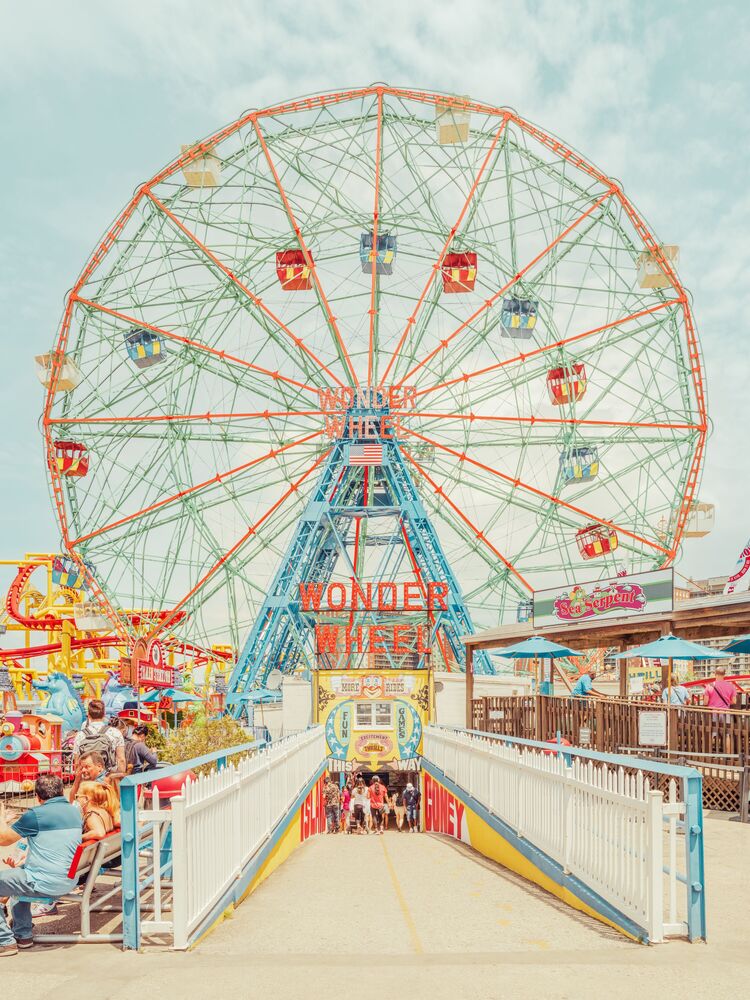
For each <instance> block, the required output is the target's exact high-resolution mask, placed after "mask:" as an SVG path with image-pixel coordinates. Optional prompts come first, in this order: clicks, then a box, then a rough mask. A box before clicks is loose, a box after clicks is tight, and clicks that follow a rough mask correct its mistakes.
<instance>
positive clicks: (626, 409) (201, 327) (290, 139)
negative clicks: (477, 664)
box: [38, 85, 707, 645]
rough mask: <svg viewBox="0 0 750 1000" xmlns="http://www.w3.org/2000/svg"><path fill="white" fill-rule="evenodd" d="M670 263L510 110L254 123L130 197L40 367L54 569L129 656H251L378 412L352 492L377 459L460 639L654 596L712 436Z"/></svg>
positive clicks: (578, 161) (375, 106) (392, 111)
mask: <svg viewBox="0 0 750 1000" xmlns="http://www.w3.org/2000/svg"><path fill="white" fill-rule="evenodd" d="M677 256H678V250H677V247H674V246H669V245H667V246H665V245H662V244H661V243H659V242H658V241H657V239H656V237H655V236H654V235H653V234H652V233H651V232H650V230H649V229H648V228H647V226H646V224H645V223H644V221H643V220H642V218H641V217H640V215H639V214H638V212H637V210H636V209H635V208H634V206H633V204H632V203H631V202H630V200H629V199H628V197H627V196H626V195H625V193H624V192H623V190H622V188H621V186H620V185H619V183H618V182H616V181H614V180H612V179H610V178H608V177H607V176H606V175H605V174H604V173H602V172H601V171H600V170H598V169H597V168H596V167H594V166H592V165H591V164H590V163H589V162H588V161H587V160H585V159H584V158H583V157H582V156H581V155H579V154H578V153H576V152H575V151H573V150H572V149H571V148H570V147H568V146H566V145H565V144H564V143H563V142H561V141H560V140H558V139H557V138H555V137H554V136H552V135H551V134H548V133H546V132H544V131H542V130H541V129H540V128H538V127H536V126H534V125H532V124H530V123H529V122H527V121H525V120H524V119H522V118H521V117H520V116H519V115H517V114H516V113H515V112H513V111H511V110H509V109H507V108H503V107H494V106H491V105H488V104H485V103H482V102H478V101H473V100H470V99H468V98H458V97H452V96H447V95H442V94H436V93H427V92H423V91H415V90H404V89H399V88H393V87H389V86H386V85H373V86H371V87H367V88H362V89H357V90H351V91H346V92H340V93H330V94H323V95H318V96H312V97H308V98H303V99H299V100H294V101H290V102H288V103H284V104H279V105H275V106H272V107H268V108H264V109H262V110H254V111H249V112H247V113H246V114H244V115H242V116H241V117H240V118H239V119H238V120H237V121H235V122H233V123H232V124H230V125H228V126H227V127H225V128H223V129H221V130H220V131H218V132H216V133H215V134H214V135H211V136H209V137H208V138H207V139H205V140H204V141H202V142H198V143H195V144H193V145H189V146H185V147H183V149H182V152H181V154H180V156H179V157H177V158H176V159H175V160H174V161H173V162H172V163H170V164H169V165H168V166H167V167H165V168H164V169H163V170H160V171H159V172H158V173H156V174H155V175H154V176H153V177H152V178H151V180H149V181H148V182H147V183H145V184H143V185H142V186H141V187H139V188H138V189H137V191H136V192H135V194H134V196H133V198H132V199H131V200H130V202H129V203H128V205H127V206H126V207H125V209H124V211H123V212H122V213H121V215H120V216H119V217H118V218H117V219H116V220H115V222H114V223H113V224H112V225H111V227H110V228H109V229H108V230H107V231H106V233H105V234H104V236H103V237H102V239H101V241H100V243H99V245H98V246H97V247H96V249H95V251H94V253H93V255H92V256H91V258H90V260H89V261H88V262H87V263H86V265H85V267H84V269H83V271H82V272H81V274H80V277H79V278H78V280H77V281H76V283H75V286H74V288H73V291H72V292H71V293H70V295H69V296H68V299H67V302H66V306H65V310H64V315H63V319H62V323H61V326H60V330H59V332H58V334H57V337H56V341H55V344H54V348H53V350H52V352H51V353H50V354H49V355H45V356H43V357H42V358H40V359H38V360H39V363H40V366H41V369H42V379H43V381H44V382H45V384H46V386H47V395H46V402H45V409H44V434H45V441H46V449H47V463H48V467H49V471H50V477H51V483H52V491H53V497H54V500H55V504H56V509H57V514H58V517H59V520H60V524H61V529H62V534H63V542H64V545H65V548H66V549H67V550H68V552H69V553H70V554H71V556H72V557H73V558H74V559H75V560H76V562H77V563H78V564H79V565H80V566H83V564H84V563H85V564H86V565H87V566H88V567H89V576H90V582H91V585H92V587H94V588H95V590H96V593H97V594H98V596H99V597H100V599H101V601H102V602H104V603H106V604H107V605H108V606H109V608H110V610H111V612H112V613H113V614H115V615H117V616H118V618H119V621H120V624H121V625H122V627H123V628H124V629H125V630H128V629H130V630H131V631H132V622H131V621H130V620H129V619H128V617H127V613H126V612H127V609H131V608H153V609H160V610H164V609H166V611H168V612H169V614H168V615H167V616H165V617H163V621H164V622H165V626H168V627H169V629H170V630H171V631H173V632H174V633H176V634H183V635H184V636H185V637H186V638H189V639H191V640H192V641H198V640H200V641H201V642H203V643H211V642H216V641H219V640H221V641H224V640H225V639H226V637H227V634H228V631H229V632H230V634H231V638H232V641H233V642H234V643H235V645H240V644H241V642H242V641H243V638H244V636H245V635H246V633H247V630H248V628H249V627H250V626H251V625H252V623H253V622H254V621H255V619H256V616H257V614H258V612H259V609H260V608H261V606H262V605H263V602H264V601H265V600H266V596H267V594H268V591H269V587H270V586H271V583H272V581H273V579H274V574H276V573H277V572H278V568H279V565H280V564H281V563H283V561H284V560H285V559H288V558H289V551H290V550H289V544H290V539H292V537H293V535H294V532H295V529H296V526H297V525H298V522H299V518H300V515H301V512H303V511H304V510H305V509H306V505H309V503H310V498H311V497H312V496H313V494H314V491H315V490H316V488H317V486H318V484H319V482H320V477H321V475H323V474H324V471H325V469H326V468H327V463H329V462H330V456H331V454H332V452H333V451H335V450H336V449H337V448H338V445H339V443H340V441H341V439H342V437H343V438H347V439H351V440H352V441H355V440H356V441H359V437H361V434H359V432H360V431H361V430H362V427H361V425H356V426H352V425H351V424H347V421H349V420H350V419H351V418H352V416H353V415H356V414H357V413H359V415H360V416H361V415H362V412H369V411H368V407H369V410H372V409H374V410H375V411H376V416H378V418H379V419H378V421H377V422H376V423H375V424H374V425H373V426H374V427H375V430H374V432H373V434H372V435H371V437H372V441H371V442H370V444H369V445H368V444H367V442H360V444H362V446H363V449H364V450H363V451H361V452H360V451H357V452H356V455H358V456H359V455H364V456H365V457H361V458H358V457H353V456H354V455H355V452H351V453H350V455H349V459H348V464H349V466H350V467H351V466H352V465H355V464H357V463H358V462H359V463H361V464H362V465H363V466H364V468H363V469H362V470H360V472H361V474H366V472H367V469H368V465H370V466H372V465H375V466H376V465H377V446H378V442H381V443H382V440H383V438H384V437H385V438H387V439H388V444H389V447H392V448H396V449H397V450H398V454H399V456H400V457H399V461H403V467H404V468H405V469H406V470H407V471H408V475H409V477H410V480H411V482H412V484H413V485H414V488H415V489H416V491H417V492H418V494H419V498H420V503H421V504H422V505H423V507H424V510H425V511H426V512H427V514H428V516H429V519H430V521H431V523H432V525H433V526H434V531H435V534H436V537H437V539H438V540H439V545H440V546H441V548H442V553H443V555H444V557H445V559H447V561H448V563H449V564H450V565H451V566H452V568H453V572H454V573H455V575H456V578H457V579H458V581H459V583H460V587H461V592H462V600H463V602H464V604H465V608H466V610H467V612H468V614H469V615H470V617H471V619H472V621H473V625H474V626H490V625H493V624H498V623H499V622H501V621H503V620H511V619H514V618H515V616H516V609H517V606H518V605H519V603H520V604H523V603H524V602H525V601H527V600H528V598H529V596H530V594H531V593H532V591H533V590H535V589H540V588H542V587H544V586H549V585H551V584H556V583H559V582H563V581H572V580H573V579H574V578H576V577H577V578H578V579H581V578H583V579H586V577H587V576H589V577H597V576H612V575H614V574H615V573H616V572H617V571H618V570H619V569H620V568H621V567H622V566H624V567H625V568H626V569H627V570H628V571H630V572H636V571H640V570H645V569H651V568H657V567H660V566H663V565H668V564H669V563H670V562H671V561H672V560H673V559H674V557H675V555H676V553H677V550H678V547H679V545H680V542H681V538H682V536H683V534H684V532H685V529H686V524H687V523H688V520H689V517H690V515H691V510H692V509H693V507H694V505H695V504H696V502H697V499H698V498H697V487H698V483H699V476H700V469H701V461H702V457H703V452H704V445H705V440H706V434H707V414H706V401H705V395H704V388H703V376H702V365H701V359H700V353H699V346H698V341H697V336H696V331H695V328H694V323H693V319H692V316H691V311H690V304H689V300H688V297H687V295H686V292H685V290H684V289H683V287H682V285H681V284H680V281H679V278H678V276H677V273H676V270H675V266H676V261H677ZM360 411H361V412H360ZM384 421H385V423H384ZM371 429H372V428H371ZM358 435H359V436H358ZM356 447H357V448H358V447H359V445H357V446H356ZM368 447H370V449H372V448H375V452H376V454H375V461H374V462H373V460H372V454H373V453H372V450H371V451H370V452H369V454H370V458H369V459H368V458H367V457H366V455H367V454H368V452H367V448H368ZM355 450H356V449H355ZM378 482H379V481H378V479H377V476H376V474H375V473H374V472H372V474H371V477H370V480H369V486H368V487H366V489H369V492H366V493H364V494H363V496H362V499H361V502H360V506H361V507H368V506H369V507H373V506H374V505H376V504H377V499H376V496H375V494H376V493H377V490H378ZM376 535H377V532H375V531H373V535H372V537H375V536H376ZM389 537H390V536H388V535H383V536H382V537H381V539H380V543H379V546H378V545H376V546H374V548H375V549H378V551H380V550H381V549H382V548H383V546H384V545H386V543H387V542H388V538H389ZM352 544H353V542H352ZM407 569H408V563H407ZM332 572H335V570H332ZM404 572H406V570H404Z"/></svg>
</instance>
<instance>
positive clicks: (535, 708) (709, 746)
mask: <svg viewBox="0 0 750 1000" xmlns="http://www.w3.org/2000/svg"><path fill="white" fill-rule="evenodd" d="M644 711H645V712H652V713H653V712H658V711H661V712H665V713H668V714H669V718H668V725H667V734H668V740H667V743H666V744H665V745H663V746H658V747H654V746H648V747H646V746H643V745H641V744H640V740H639V721H638V720H639V716H640V715H641V713H642V712H644ZM471 728H472V729H475V730H479V731H480V732H487V733H494V734H497V735H500V736H517V737H520V738H521V739H527V740H553V739H555V737H556V734H557V733H559V734H560V736H561V738H562V739H566V740H569V741H570V742H571V743H572V744H573V745H574V746H588V747H591V749H593V750H598V751H601V752H602V753H636V752H637V753H638V754H639V755H641V756H655V755H659V757H660V758H661V759H667V760H669V761H671V762H672V763H677V762H678V760H679V762H680V763H687V764H690V765H692V766H695V767H697V768H698V769H699V770H700V771H701V772H702V773H703V776H704V803H705V806H706V808H708V809H721V810H723V811H730V812H740V813H741V814H742V815H743V818H745V817H747V814H748V805H747V798H748V795H750V712H747V711H736V710H734V711H729V712H721V713H716V712H714V711H713V710H711V709H708V708H698V707H685V708H678V707H676V706H669V707H668V706H666V705H663V704H660V703H654V702H647V701H642V702H637V701H633V700H627V701H626V700H621V699H618V698H606V699H599V698H597V699H593V698H570V697H565V698H561V697H548V696H544V695H523V696H521V697H503V698H499V697H498V698H475V699H474V700H473V702H472V721H471Z"/></svg>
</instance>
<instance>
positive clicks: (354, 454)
mask: <svg viewBox="0 0 750 1000" xmlns="http://www.w3.org/2000/svg"><path fill="white" fill-rule="evenodd" d="M382 464H383V446H382V444H350V445H349V465H382Z"/></svg>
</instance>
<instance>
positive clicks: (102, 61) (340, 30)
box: [0, 0, 750, 577]
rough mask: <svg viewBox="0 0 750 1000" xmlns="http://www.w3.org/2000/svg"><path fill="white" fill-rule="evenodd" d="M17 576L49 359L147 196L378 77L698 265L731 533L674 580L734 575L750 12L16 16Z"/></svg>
mask: <svg viewBox="0 0 750 1000" xmlns="http://www.w3.org/2000/svg"><path fill="white" fill-rule="evenodd" d="M0 15H1V17H2V20H1V21H0V23H1V24H2V31H1V32H0V127H1V129H2V131H1V133H0V134H1V135H2V145H3V147H4V148H3V152H2V155H0V324H1V325H0V342H1V343H2V358H3V366H2V368H3V376H4V377H3V379H2V383H0V384H1V385H2V389H1V390H0V426H2V427H3V429H4V433H3V434H2V436H0V468H1V469H2V479H1V480H0V482H1V483H2V489H0V558H14V557H17V556H20V555H22V554H23V553H25V552H28V551H36V552H39V551H53V550H55V549H56V548H57V547H58V546H59V532H58V529H57V526H56V523H55V519H54V517H53V514H52V507H51V502H50V499H49V495H48V488H47V480H46V475H45V469H44V461H43V452H42V444H41V435H40V433H39V415H40V413H41V408H42V403H43V390H42V387H41V385H40V384H39V382H38V381H37V380H36V378H35V375H34V364H33V358H34V355H35V354H40V353H43V352H45V351H47V350H49V349H50V348H51V346H52V344H53V342H54V339H55V335H56V330H57V326H58V323H59V321H60V315H61V310H62V305H63V299H64V295H65V292H66V291H67V290H68V289H69V288H70V287H71V285H72V284H73V283H74V280H75V278H76V276H77V274H78V272H79V270H80V268H81V266H82V265H83V263H84V261H85V260H86V259H87V257H88V256H89V254H90V252H91V250H92V248H93V246H94V245H95V243H96V241H97V239H98V238H99V237H100V236H101V234H102V233H103V232H104V231H105V229H106V228H107V226H108V224H109V223H110V222H111V221H112V219H113V218H114V217H115V216H116V215H117V214H118V213H119V211H120V210H121V208H122V207H123V205H124V204H125V203H126V202H127V201H128V199H129V198H130V196H131V194H132V192H133V190H134V188H135V187H136V186H137V185H138V184H139V183H141V182H143V181H145V180H146V179H148V178H149V177H150V176H151V175H153V174H154V173H155V172H156V170H157V169H159V168H160V167H161V166H162V165H163V164H165V163H167V162H168V161H169V160H171V159H172V158H173V157H174V155H175V153H176V152H177V151H178V150H179V147H180V145H181V144H183V143H187V142H191V141H193V140H195V139H198V138H200V137H201V136H203V135H205V134H207V133H209V132H212V131H213V130H215V129H216V128H218V127H220V126H221V125H223V124H225V123H227V122H229V121H231V120H233V119H235V118H236V117H238V116H239V114H240V113H241V112H242V111H244V110H246V109H248V108H253V107H263V106H264V105H266V104H268V103H271V102H278V101H281V100H285V99H289V98H292V97H296V96H300V95H304V94H307V93H311V92H317V91H323V90H337V89H349V88H352V87H356V86H360V85H367V84H370V83H373V82H374V81H385V82H386V83H388V84H392V85H402V86H414V87H418V88H424V89H428V90H431V89H434V90H443V91H449V92H455V93H460V94H468V95H470V96H472V97H473V98H476V99H479V100H486V101H488V102H492V103H493V104H496V105H505V106H509V107H512V108H514V109H515V110H516V111H518V113H519V114H521V115H522V116H523V117H524V118H526V119H528V120H530V121H532V122H535V123H537V124H539V125H540V126H542V127H543V128H545V129H547V130H549V131H551V132H552V133H554V134H556V135H558V136H560V137H561V138H562V139H564V140H565V141H566V142H567V143H568V144H569V145H571V146H573V147H574V148H577V149H579V150H580V151H581V152H582V153H584V154H585V155H586V156H587V157H588V158H589V159H590V160H591V161H593V162H594V163H595V164H596V165H597V166H599V167H600V168H601V169H602V170H603V171H604V172H606V173H607V174H609V175H610V176H612V177H615V178H617V179H619V181H620V182H621V183H622V185H623V188H624V190H625V192H626V193H627V194H628V196H629V197H630V198H631V199H632V200H633V202H634V203H635V204H636V206H637V207H638V208H639V210H640V212H641V213H642V214H643V216H644V217H645V219H646V220H647V222H648V223H649V225H650V227H651V228H652V230H653V231H654V232H655V233H656V234H657V235H658V237H659V238H660V240H662V241H663V242H665V243H677V244H679V246H680V248H681V257H680V267H679V271H680V276H681V278H682V280H683V282H684V284H685V285H686V287H687V288H688V289H689V290H690V292H691V294H692V297H693V305H694V314H695V318H696V321H697V327H698V331H699V336H700V341H701V345H702V351H703V357H704V363H705V370H706V379H707V384H708V404H709V413H710V416H711V422H712V425H713V431H712V435H711V438H710V441H709V446H708V452H707V459H706V463H705V466H704V472H703V479H702V486H701V490H700V497H701V499H703V500H706V501H710V502H713V503H714V504H716V508H717V521H716V527H715V529H714V531H713V533H712V534H711V535H710V536H708V537H707V538H704V539H692V540H687V541H686V542H685V544H684V547H683V552H682V555H681V558H680V560H679V562H678V564H677V568H678V570H679V571H680V572H681V573H684V574H686V575H689V576H692V577H704V576H710V575H724V574H727V573H729V572H730V571H731V569H732V567H733V565H734V562H735V559H736V557H737V554H738V552H739V550H740V549H741V547H742V546H743V545H744V544H745V542H746V540H747V537H748V536H749V535H750V516H748V514H747V510H746V505H747V499H748V495H749V491H748V486H750V471H749V466H748V461H747V454H748V450H747V443H746V442H747V435H748V431H749V430H750V420H749V417H750V392H748V382H749V380H750V343H749V342H748V334H747V332H746V327H747V317H748V313H749V311H750V294H749V288H750V284H749V283H748V273H750V191H749V190H748V186H747V177H748V170H747V162H746V151H747V149H748V148H749V147H750V79H749V76H750V71H749V70H748V60H747V52H748V50H749V49H750V5H748V4H747V3H746V2H743V0H736V2H734V0H723V2H722V0H716V2H713V3H711V4H706V3H705V0H681V2H680V0H678V2H673V0H665V2H663V3H660V4H656V3H647V2H645V0H644V2H637V0H633V2H625V0H621V2H618V0H608V2H606V3H604V2H602V0H595V2H585V0H567V2H565V3H562V2H554V0H552V2H534V0H525V2H524V0H474V2H473V3H471V4H466V3H461V4H458V3H455V2H448V0H430V2H429V3H419V2H417V3H411V4H406V3H403V2H402V0H401V2H390V0H380V2H379V3H378V4H370V3H359V2H356V0H349V2H343V0H329V2H328V3H326V4H325V5H323V4H318V3H307V4H305V3H301V4H300V3H298V4H295V5H293V6H292V7H290V5H288V4H278V5H272V4H268V3H262V2H255V0H245V2H237V0H223V2H221V3H214V4H210V3H206V2H205V0H201V2H194V0H178V2H173V0H128V2H127V3H120V4H102V3H101V2H99V0H97V2H89V0H68V2H66V3H59V0H58V2H48V0H37V2H33V3H28V4H25V5H19V4H17V3H15V2H11V0H0Z"/></svg>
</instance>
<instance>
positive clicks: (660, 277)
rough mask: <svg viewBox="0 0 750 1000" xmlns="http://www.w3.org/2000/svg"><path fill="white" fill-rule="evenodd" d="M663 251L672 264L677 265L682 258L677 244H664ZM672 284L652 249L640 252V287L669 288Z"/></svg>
mask: <svg viewBox="0 0 750 1000" xmlns="http://www.w3.org/2000/svg"><path fill="white" fill-rule="evenodd" d="M661 252H662V253H663V254H664V256H665V257H666V259H667V260H668V261H669V263H670V264H671V265H672V267H677V262H678V260H679V259H680V248H679V247H677V246H662V247H661ZM671 284H672V281H671V280H670V278H668V277H667V275H666V274H665V273H664V269H663V268H662V265H661V263H660V261H658V260H657V258H656V257H655V256H654V254H653V253H652V252H651V251H650V250H644V251H643V253H640V254H638V285H639V287H640V288H668V287H669V286H670V285H671Z"/></svg>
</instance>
